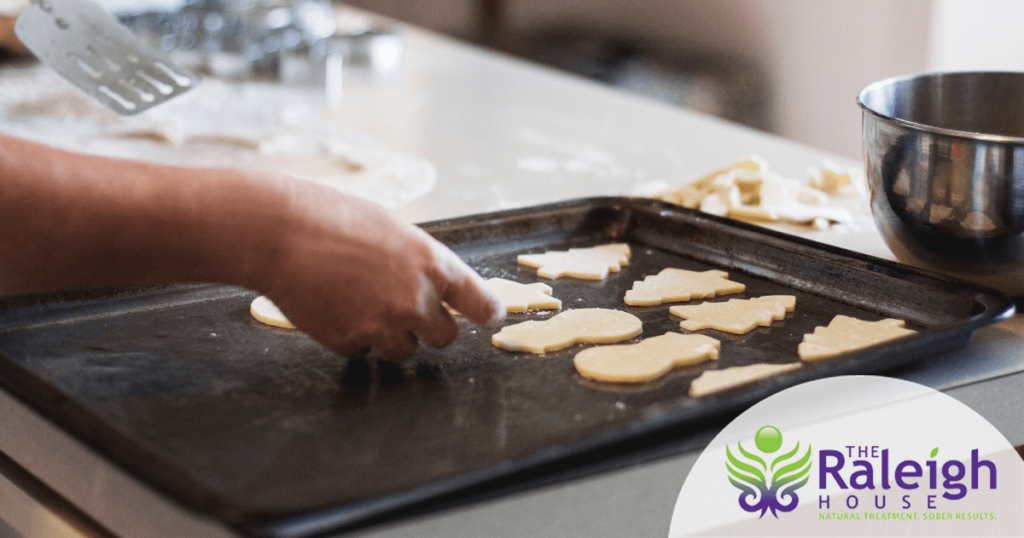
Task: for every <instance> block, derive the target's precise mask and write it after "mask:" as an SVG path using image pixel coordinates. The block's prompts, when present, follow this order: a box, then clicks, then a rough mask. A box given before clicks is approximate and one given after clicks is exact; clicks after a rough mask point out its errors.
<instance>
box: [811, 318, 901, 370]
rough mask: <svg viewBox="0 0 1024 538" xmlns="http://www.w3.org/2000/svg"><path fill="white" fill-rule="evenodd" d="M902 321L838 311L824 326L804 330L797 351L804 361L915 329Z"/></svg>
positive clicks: (823, 357)
mask: <svg viewBox="0 0 1024 538" xmlns="http://www.w3.org/2000/svg"><path fill="white" fill-rule="evenodd" d="M904 325H905V322H904V321H903V320H902V319H892V318H886V319H883V320H880V321H864V320H860V319H857V318H851V317H849V316H842V315H839V316H836V317H834V318H832V321H831V322H830V323H829V324H828V327H815V329H814V332H813V333H808V334H805V335H804V341H803V342H802V343H801V344H800V345H799V346H798V347H797V354H799V355H800V358H801V359H803V360H805V361H816V360H819V359H827V358H830V357H835V356H836V355H840V354H843V353H846V352H848V351H855V350H858V349H862V348H865V347H868V346H873V345H875V344H879V343H882V342H888V341H889V340H894V339H896V338H900V337H902V336H908V335H911V334H916V333H917V331H915V330H912V329H906V328H904Z"/></svg>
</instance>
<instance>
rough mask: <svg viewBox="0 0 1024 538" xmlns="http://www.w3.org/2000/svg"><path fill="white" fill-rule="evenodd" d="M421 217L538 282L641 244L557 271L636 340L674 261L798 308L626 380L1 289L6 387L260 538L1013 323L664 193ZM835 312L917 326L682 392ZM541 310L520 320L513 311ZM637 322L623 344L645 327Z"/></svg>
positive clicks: (786, 351)
mask: <svg viewBox="0 0 1024 538" xmlns="http://www.w3.org/2000/svg"><path fill="white" fill-rule="evenodd" d="M425 228H426V229H427V230H428V231H430V232H431V233H432V234H434V235H435V236H436V237H438V238H439V239H440V240H442V241H443V242H445V243H447V244H449V245H451V246H452V247H453V248H454V249H455V250H456V251H457V252H458V253H459V254H460V255H462V256H463V257H464V258H465V259H466V260H467V261H468V262H469V263H470V265H472V266H473V267H475V268H476V269H477V270H478V271H480V273H481V274H482V275H484V276H485V277H503V278H508V279H511V280H518V281H521V282H533V281H536V280H537V278H536V275H535V272H534V271H533V270H530V269H528V268H525V267H520V266H518V265H517V264H516V261H515V260H516V255H517V254H521V253H525V252H540V251H543V250H549V249H564V248H568V247H582V246H593V245H597V244H602V243H607V242H611V241H616V242H623V241H624V242H628V243H629V244H630V245H632V247H633V257H632V260H631V262H630V264H629V265H628V266H627V267H625V268H623V271H622V272H620V273H618V274H613V275H611V276H609V277H608V278H607V279H605V280H604V281H600V282H594V281H583V280H577V279H559V280H557V281H554V282H551V285H552V287H553V288H554V295H555V296H557V297H559V298H560V299H562V302H563V308H566V309H568V308H584V307H604V308H620V309H625V310H627V311H630V312H633V313H635V314H636V315H637V316H639V317H640V318H641V319H642V320H643V321H644V334H643V335H642V337H646V336H655V335H660V334H663V333H665V332H667V331H670V330H676V331H678V330H679V325H678V324H679V320H678V319H676V318H672V317H670V316H669V314H668V305H665V306H660V307H643V308H627V307H625V306H624V304H623V303H622V296H623V294H624V293H625V291H626V290H627V289H629V287H630V286H631V285H632V283H633V281H634V280H638V279H641V278H643V277H644V276H647V275H650V274H653V273H656V272H658V271H660V270H661V269H663V268H665V267H669V266H671V267H681V268H684V269H692V270H706V269H711V268H718V269H724V270H726V271H729V272H730V273H731V278H733V279H735V280H738V281H740V282H743V283H744V284H746V286H747V290H746V292H745V293H744V294H740V295H730V296H727V297H724V298H718V299H713V300H727V299H730V298H737V297H746V298H749V297H757V296H761V295H773V294H791V295H795V296H796V297H797V308H796V311H795V312H794V313H792V314H790V315H788V316H787V317H786V319H785V320H783V321H779V322H775V323H773V324H772V326H771V327H767V328H757V329H755V330H754V331H752V332H750V333H748V334H746V335H742V336H737V335H731V334H726V333H721V332H717V331H711V330H709V331H701V332H702V333H704V334H708V335H711V336H714V337H716V338H719V339H720V340H721V341H722V350H721V356H720V359H719V360H718V361H717V362H710V363H705V364H702V365H698V366H694V367H689V368H685V369H680V370H677V371H675V372H673V373H671V374H669V375H668V376H666V377H664V378H662V379H660V380H657V381H655V382H652V383H648V384H643V385H638V386H620V385H605V384H596V383H592V382H588V381H586V380H583V379H582V378H580V377H579V376H577V375H576V374H575V371H574V368H573V365H572V357H573V356H574V355H575V354H576V353H577V352H578V351H579V350H580V349H582V347H583V346H577V347H575V348H571V349H568V350H563V351H559V352H554V353H548V354H546V355H543V356H536V355H531V354H526V353H510V352H505V351H501V350H498V349H496V348H493V347H492V346H491V345H490V336H491V334H492V332H493V331H490V330H487V329H482V328H478V327H474V326H471V325H469V324H467V323H465V321H461V322H460V323H461V324H462V331H461V333H460V335H459V337H458V339H457V340H456V341H455V343H454V344H453V345H452V346H450V347H448V348H445V349H442V350H431V349H421V350H420V351H418V352H417V353H416V355H415V356H413V357H412V358H411V359H409V360H408V361H405V362H388V361H385V360H382V359H378V358H375V357H374V356H373V355H369V356H366V357H361V358H353V359H346V358H342V357H339V356H337V355H334V354H332V353H330V352H328V351H327V350H326V349H325V348H323V347H322V346H320V345H318V344H316V343H315V342H313V341H311V340H310V339H309V338H308V337H306V336H305V335H303V334H301V333H299V332H296V331H286V330H281V329H275V328H271V327H267V326H265V325H261V324H259V323H258V322H255V321H254V320H252V319H251V318H250V316H249V313H248V305H249V302H250V301H251V299H252V298H253V297H254V296H255V294H254V293H252V292H251V291H249V290H244V289H239V288H233V287H229V286H219V285H201V286H181V287H170V288H161V289H144V290H127V291H119V292H110V293H106V292H92V293H69V294H62V295H49V296H40V297H16V298H7V299H4V300H3V301H2V302H0V381H2V382H3V384H4V386H5V388H7V389H8V390H9V391H11V392H13V393H15V394H16V395H18V396H19V397H21V398H22V399H23V400H24V401H26V402H27V403H29V404H30V405H32V406H33V407H35V408H36V409H38V410H39V411H41V412H42V413H44V414H45V415H46V416H47V417H49V418H50V419H51V420H53V421H54V422H55V423H57V424H58V425H60V426H62V427H63V428H65V429H67V430H68V431H70V432H72V433H73V434H75V435H76V436H78V437H79V438H81V439H82V440H83V441H85V442H86V443H87V444H88V445H90V446H92V447H93V448H94V449H96V450H97V451H99V452H100V453H102V454H104V455H106V456H107V457H109V458H110V459H111V460H112V461H114V462H116V463H117V464H118V465H120V466H122V467H123V468H125V469H127V470H128V471H130V472H131V473H133V474H134V475H136V476H137V477H139V478H141V479H142V480H144V481H146V482H147V483H150V484H151V485H152V486H153V487H155V488H156V489H158V490H160V491H162V492H164V493H165V494H167V495H168V496H169V497H171V498H173V499H176V500H177V501H179V502H181V503H183V504H184V505H186V506H188V507H190V508H192V509H194V510H196V511H199V512H201V513H205V514H208V515H211V516H213V517H215V518H218V519H220V520H222V521H224V522H226V523H227V524H229V525H232V526H235V527H236V528H237V529H239V530H240V531H241V532H243V533H245V534H248V535H253V536H304V535H310V534H314V533H318V532H323V531H325V530H328V529H332V528H339V527H343V526H346V525H352V524H355V523H357V522H359V521H361V520H364V519H366V518H368V517H371V516H374V515H379V514H381V513H384V512H386V511H388V510H393V509H395V508H398V507H402V506H406V505H409V504H411V503H414V502H417V501H421V500H423V499H428V498H431V497H435V496H438V495H442V494H445V493H450V492H453V491H457V490H459V489H462V488H466V487H469V486H472V485H474V484H480V483H481V482H484V481H488V480H494V479H497V478H500V477H503V476H508V475H511V474H513V473H516V472H520V471H523V470H526V469H531V468H536V467H537V466H540V465H550V464H551V463H552V462H557V461H560V460H563V461H564V459H565V458H569V457H571V456H576V455H580V454H583V453H586V452H588V451H593V450H595V449H598V448H601V447H606V446H609V445H612V444H615V443H622V442H624V441H628V440H630V439H636V438H638V436H642V435H647V434H651V433H653V432H659V431H668V430H669V429H676V430H675V431H679V430H678V429H679V428H691V429H696V428H700V427H701V426H702V425H705V424H707V423H708V421H713V420H721V419H722V417H726V416H729V415H731V414H735V413H737V412H739V411H741V410H742V409H744V408H746V407H748V406H750V405H751V404H753V403H755V402H757V401H759V400H760V399H763V398H764V397H766V396H768V395H769V394H772V393H774V392H776V391H779V390H781V389H783V388H786V387H789V386H792V385H794V384H796V383H799V382H803V381H806V380H809V379H814V378H818V377H822V376H829V375H837V374H848V373H874V372H880V371H884V370H886V369H890V368H893V367H896V366H899V365H903V364H906V363H909V362H911V361H915V360H919V359H921V358H923V357H926V356H928V355H929V354H931V353H935V352H937V351H943V350H948V349H949V348H951V347H955V346H958V345H963V344H966V343H967V342H968V341H969V340H970V337H971V335H972V334H973V331H974V330H975V329H977V328H979V327H981V326H984V325H986V324H989V323H993V322H995V321H998V320H1000V319H1004V318H1006V317H1008V316H1009V315H1010V314H1011V313H1012V303H1011V302H1010V300H1009V299H1007V298H1006V297H1005V296H1003V295H1001V294H999V293H997V292H992V291H988V290H984V289H981V288H976V287H973V286H972V285H970V284H963V283H954V282H951V281H948V280H944V279H941V278H940V277H936V276H932V275H930V274H926V273H923V272H920V271H917V270H914V269H911V268H907V267H904V266H900V265H898V264H893V263H889V262H886V261H882V260H878V259H875V258H870V257H867V256H863V255H859V254H855V253H851V252H847V251H843V250H840V249H835V248H831V247H826V246H823V245H820V244H816V243H811V242H808V241H802V240H799V239H794V238H792V237H789V236H785V235H782V234H777V233H773V232H770V231H766V230H764V229H761V228H757V227H753V226H748V225H744V224H740V223H736V222H733V221H728V220H725V219H719V218H715V217H711V216H708V215H704V214H701V213H699V212H694V211H689V210H685V209H681V208H677V207H673V206H669V205H666V204H662V203H660V202H654V201H650V200H635V199H621V198H598V199H587V200H578V201H571V202H565V203H560V204H554V205H548V206H541V207H535V208H529V209H523V210H516V211H509V212H503V213H496V214H489V215H481V216H474V217H466V218H461V219H455V220H450V221H442V222H435V223H430V224H427V225H425ZM836 314H846V315H851V316H856V317H859V318H862V319H871V320H874V319H880V318H883V317H898V318H903V319H905V320H907V321H908V325H909V326H910V327H912V328H915V329H918V330H919V331H920V333H919V334H918V335H916V336H914V337H912V338H908V339H904V340H901V341H898V342H893V343H889V344H886V345H882V346H877V347H875V348H872V349H868V350H865V351H863V352H860V353H856V354H851V355H848V356H846V357H843V358H840V359H835V360H831V361H823V362H820V363H816V364H809V365H806V366H805V367H804V368H801V369H799V370H797V371H794V372H790V373H786V374H783V375H780V376H778V377H776V378H772V379H769V380H766V381H763V382H760V383H758V384H755V385H752V386H749V387H746V388H740V389H735V390H732V391H728V392H724V393H721V394H720V395H716V396H712V397H708V398H705V399H701V400H694V399H691V398H689V397H688V396H687V390H688V387H689V383H690V381H691V380H692V379H693V378H695V377H696V376H698V375H699V374H700V372H701V371H703V370H704V369H706V368H725V367H729V366H736V365H742V364H749V363H754V362H774V363H783V362H794V361H797V357H796V348H797V344H798V343H799V342H800V340H801V339H802V337H803V335H804V334H805V333H808V332H811V331H812V330H813V329H814V327H816V326H819V325H825V324H827V323H828V321H829V320H831V318H832V317H833V316H834V315H836ZM550 315H551V314H544V313H531V314H513V315H510V316H509V318H510V319H509V323H515V322H518V321H522V320H527V319H539V318H545V317H549V316H550ZM639 339H640V337H638V338H636V339H634V340H633V341H638V340H639Z"/></svg>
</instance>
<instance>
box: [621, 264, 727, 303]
mask: <svg viewBox="0 0 1024 538" xmlns="http://www.w3.org/2000/svg"><path fill="white" fill-rule="evenodd" d="M728 277H729V273H726V272H725V271H703V272H698V271H687V270H685V269H675V268H672V267H669V268H666V269H662V270H661V272H660V273H658V274H656V275H651V276H648V277H647V278H645V279H643V280H638V281H636V282H634V283H633V289H631V290H629V291H627V292H626V297H625V299H624V300H625V302H626V304H628V305H630V306H656V305H660V304H662V303H674V302H679V301H689V300H691V299H707V298H710V297H714V296H715V295H724V294H728V293H739V292H741V291H743V290H744V289H746V287H745V286H744V285H743V284H740V283H739V282H733V281H731V280H726V279H727V278H728Z"/></svg>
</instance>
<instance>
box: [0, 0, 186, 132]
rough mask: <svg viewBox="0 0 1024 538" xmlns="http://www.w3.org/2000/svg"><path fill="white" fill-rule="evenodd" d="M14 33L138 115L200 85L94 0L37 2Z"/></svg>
mask: <svg viewBox="0 0 1024 538" xmlns="http://www.w3.org/2000/svg"><path fill="white" fill-rule="evenodd" d="M14 32H15V33H16V34H17V36H18V39H19V40H21V42H22V43H23V44H24V45H25V46H26V47H27V48H28V49H29V50H31V51H32V53H33V54H35V55H36V56H37V57H38V58H39V59H40V60H41V61H42V62H43V63H45V64H46V65H48V66H50V67H51V68H53V70H54V71H56V72H57V73H59V74H60V75H61V76H62V77H64V78H65V79H67V80H68V81H70V82H71V83H72V84H74V85H75V86H78V87H79V88H81V89H82V90H83V91H84V92H86V93H88V94H89V95H92V96H93V97H95V98H96V99H97V100H99V101H100V102H101V103H103V104H104V105H106V106H108V107H110V108H111V109H113V110H114V111H115V112H117V113H119V114H124V115H130V114H138V113H139V112H142V111H144V110H146V109H148V108H151V107H153V106H156V105H158V104H160V103H163V102H164V101H166V100H168V99H170V98H172V97H174V96H176V95H179V94H182V93H184V92H186V91H188V90H190V89H192V88H194V87H195V86H196V85H197V84H198V83H199V77H197V76H196V75H195V74H193V73H190V72H189V71H186V70H184V69H181V68H180V67H177V66H175V65H174V64H173V63H172V62H171V61H170V60H169V59H168V58H166V57H165V55H163V54H160V53H159V52H156V51H154V50H152V49H150V48H149V47H147V46H145V45H144V44H143V43H142V42H140V41H139V40H138V39H137V38H136V37H135V36H134V35H132V33H131V32H130V31H128V29H127V28H125V27H123V26H121V24H120V23H118V22H117V19H115V18H114V17H113V16H112V15H111V14H109V13H107V12H106V11H104V10H103V8H101V7H100V6H98V5H96V4H94V3H92V2H90V1H89V0H32V4H31V5H30V6H28V7H26V8H25V10H24V11H23V12H22V13H21V15H20V16H18V20H17V22H16V23H15V25H14Z"/></svg>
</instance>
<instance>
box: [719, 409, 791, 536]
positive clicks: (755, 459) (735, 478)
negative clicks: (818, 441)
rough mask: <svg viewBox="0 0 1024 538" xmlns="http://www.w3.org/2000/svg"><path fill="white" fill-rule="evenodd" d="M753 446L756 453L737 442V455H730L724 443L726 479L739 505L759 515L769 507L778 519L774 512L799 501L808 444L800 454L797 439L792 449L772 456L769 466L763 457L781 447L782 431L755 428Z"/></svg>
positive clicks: (766, 427)
mask: <svg viewBox="0 0 1024 538" xmlns="http://www.w3.org/2000/svg"><path fill="white" fill-rule="evenodd" d="M754 445H755V446H757V450H758V451H759V452H760V453H761V455H760V456H759V455H757V454H753V453H751V452H748V451H747V450H746V449H744V448H743V445H742V444H740V442H739V441H737V442H736V449H737V450H738V454H739V456H740V457H737V456H734V455H733V453H732V451H731V450H730V447H729V445H726V446H725V455H726V458H727V459H726V462H725V467H726V468H727V469H728V470H729V482H731V483H732V485H734V486H736V487H737V488H739V490H740V491H741V493H740V498H739V503H740V508H743V509H744V510H746V511H747V512H758V511H760V512H761V515H760V516H758V517H759V518H761V517H764V514H765V512H767V511H768V510H771V511H772V515H773V516H775V518H776V519H778V517H779V514H778V512H790V511H792V510H793V509H794V508H796V505H797V504H799V503H800V498H799V497H798V496H797V494H796V490H798V489H800V488H801V487H803V486H804V485H805V484H807V481H808V480H809V479H810V471H811V447H810V445H808V446H807V451H806V452H804V455H803V456H802V457H801V456H799V453H800V442H799V441H797V443H796V447H794V448H793V450H791V451H789V452H787V453H785V454H782V455H780V456H778V457H776V458H775V459H772V460H771V464H770V465H769V464H768V463H767V461H766V460H768V459H771V457H770V455H771V454H774V453H776V452H778V451H779V449H781V448H782V432H780V431H779V429H778V428H776V427H774V426H764V427H762V428H761V429H760V430H757V434H756V435H754ZM797 458H799V459H797ZM769 478H770V480H769Z"/></svg>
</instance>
